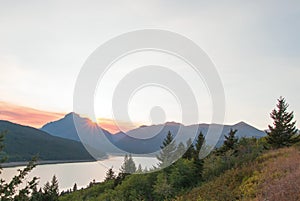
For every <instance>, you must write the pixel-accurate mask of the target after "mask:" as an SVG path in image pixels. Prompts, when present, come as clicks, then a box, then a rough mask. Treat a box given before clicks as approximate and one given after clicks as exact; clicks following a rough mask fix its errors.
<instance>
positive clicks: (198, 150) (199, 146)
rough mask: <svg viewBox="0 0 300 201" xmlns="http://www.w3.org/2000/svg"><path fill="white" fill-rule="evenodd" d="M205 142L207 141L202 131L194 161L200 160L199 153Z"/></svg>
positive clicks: (196, 146) (196, 145) (197, 141)
mask: <svg viewBox="0 0 300 201" xmlns="http://www.w3.org/2000/svg"><path fill="white" fill-rule="evenodd" d="M204 140H205V138H204V135H203V133H202V131H200V133H199V135H198V137H197V140H196V144H195V151H194V160H196V159H199V153H200V150H201V148H202V146H203V145H204Z"/></svg>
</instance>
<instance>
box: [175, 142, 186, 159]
mask: <svg viewBox="0 0 300 201" xmlns="http://www.w3.org/2000/svg"><path fill="white" fill-rule="evenodd" d="M184 153H185V146H184V144H183V143H182V142H180V143H179V144H178V146H177V149H176V151H175V155H174V157H176V158H175V159H179V158H180V157H181V156H183V155H184Z"/></svg>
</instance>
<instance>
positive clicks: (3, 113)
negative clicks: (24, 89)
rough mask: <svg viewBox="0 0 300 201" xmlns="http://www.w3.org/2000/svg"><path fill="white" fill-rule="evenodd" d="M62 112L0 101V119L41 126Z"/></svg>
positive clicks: (61, 114)
mask: <svg viewBox="0 0 300 201" xmlns="http://www.w3.org/2000/svg"><path fill="white" fill-rule="evenodd" d="M64 116H65V114H63V113H56V112H48V111H42V110H37V109H33V108H30V107H25V106H19V105H15V104H12V103H8V102H3V101H0V119H1V120H7V121H11V122H13V123H17V124H22V125H26V126H32V127H35V128H41V127H42V126H43V125H44V124H46V123H48V122H50V121H55V120H58V119H60V118H62V117H64Z"/></svg>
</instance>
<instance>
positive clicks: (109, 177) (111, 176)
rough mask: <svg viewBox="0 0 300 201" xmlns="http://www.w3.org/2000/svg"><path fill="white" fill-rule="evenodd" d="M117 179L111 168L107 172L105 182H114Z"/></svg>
mask: <svg viewBox="0 0 300 201" xmlns="http://www.w3.org/2000/svg"><path fill="white" fill-rule="evenodd" d="M115 178H116V176H115V173H114V171H113V169H112V167H111V168H109V169H108V170H107V172H106V177H105V181H109V180H114V179H115Z"/></svg>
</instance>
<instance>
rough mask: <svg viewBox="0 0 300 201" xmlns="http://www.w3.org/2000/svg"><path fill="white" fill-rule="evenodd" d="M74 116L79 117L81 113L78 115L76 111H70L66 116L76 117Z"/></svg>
mask: <svg viewBox="0 0 300 201" xmlns="http://www.w3.org/2000/svg"><path fill="white" fill-rule="evenodd" d="M74 116H76V117H79V115H78V114H77V113H75V112H70V113H68V114H66V115H65V117H64V118H68V117H74Z"/></svg>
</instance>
